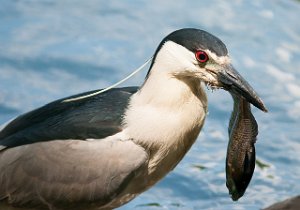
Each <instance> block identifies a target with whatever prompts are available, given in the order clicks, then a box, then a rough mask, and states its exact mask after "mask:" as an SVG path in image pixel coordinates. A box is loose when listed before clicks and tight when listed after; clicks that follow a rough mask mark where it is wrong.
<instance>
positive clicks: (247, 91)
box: [218, 65, 268, 112]
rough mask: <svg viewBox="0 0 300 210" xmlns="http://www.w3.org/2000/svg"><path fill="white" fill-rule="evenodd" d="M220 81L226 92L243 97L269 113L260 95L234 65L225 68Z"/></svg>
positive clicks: (219, 75)
mask: <svg viewBox="0 0 300 210" xmlns="http://www.w3.org/2000/svg"><path fill="white" fill-rule="evenodd" d="M218 80H219V82H220V83H221V84H222V85H223V88H224V89H225V90H227V91H229V92H232V93H235V94H238V95H242V96H243V97H244V98H245V99H246V100H247V101H248V102H249V103H251V104H253V105H254V106H256V107H257V108H259V109H260V110H262V111H264V112H268V110H267V108H266V107H265V105H264V103H263V102H262V100H261V99H260V97H259V96H258V94H257V93H256V92H255V91H254V89H253V88H252V87H251V86H250V85H249V84H248V82H247V81H246V80H245V79H244V78H243V77H242V76H241V75H240V74H239V73H238V72H237V71H236V70H235V69H234V67H233V66H232V65H226V66H225V68H223V70H221V71H220V72H219V74H218Z"/></svg>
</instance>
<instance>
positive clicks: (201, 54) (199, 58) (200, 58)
mask: <svg viewBox="0 0 300 210" xmlns="http://www.w3.org/2000/svg"><path fill="white" fill-rule="evenodd" d="M195 56H196V59H197V61H199V62H200V63H205V62H207V61H208V55H207V54H206V52H204V51H202V50H197V51H196V53H195Z"/></svg>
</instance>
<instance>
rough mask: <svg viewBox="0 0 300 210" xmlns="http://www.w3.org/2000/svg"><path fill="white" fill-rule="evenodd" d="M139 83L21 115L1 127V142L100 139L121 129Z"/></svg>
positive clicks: (8, 144)
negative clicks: (126, 110)
mask: <svg viewBox="0 0 300 210" xmlns="http://www.w3.org/2000/svg"><path fill="white" fill-rule="evenodd" d="M137 90H138V87H126V88H114V89H111V90H109V91H107V92H104V93H101V94H98V95H95V96H91V97H88V98H84V99H80V100H76V101H70V102H63V101H64V100H66V99H69V98H75V97H79V96H83V95H87V94H91V93H93V92H96V91H98V90H96V91H90V92H87V93H83V94H79V95H75V96H71V97H68V98H64V99H60V100H57V101H54V102H52V103H49V104H47V105H45V106H43V107H41V108H38V109H35V110H33V111H31V112H28V113H26V114H23V115H20V116H19V117H17V118H16V119H14V120H13V121H12V122H10V123H9V124H8V125H7V126H6V127H5V128H4V129H3V130H2V131H0V145H2V146H4V147H16V146H20V145H24V144H30V143H34V142H39V141H49V140H55V139H60V140H63V139H79V140H85V139H88V138H96V139H101V138H105V137H107V136H110V135H113V134H115V133H117V132H119V131H121V121H122V116H123V114H124V111H125V109H126V108H127V106H128V102H129V98H130V97H131V96H132V94H133V93H135V92H137Z"/></svg>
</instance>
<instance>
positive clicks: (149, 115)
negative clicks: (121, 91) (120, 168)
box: [124, 72, 207, 167]
mask: <svg viewBox="0 0 300 210" xmlns="http://www.w3.org/2000/svg"><path fill="white" fill-rule="evenodd" d="M206 112H207V98H206V94H205V91H204V90H203V87H202V86H201V84H200V81H197V80H189V79H188V78H186V79H183V78H181V79H178V78H175V77H173V76H172V75H169V74H168V73H166V72H162V73H161V74H155V75H151V76H150V77H149V78H148V79H147V81H146V82H145V83H144V85H143V86H142V88H141V89H140V90H139V91H138V92H137V93H136V94H134V95H133V96H132V98H131V101H130V105H129V107H128V109H127V111H126V113H125V116H124V126H125V130H126V133H127V134H128V136H130V137H132V138H133V140H134V141H135V142H137V143H138V144H140V145H142V146H143V147H145V148H146V149H149V151H150V152H151V153H152V154H157V157H156V159H155V158H154V160H153V163H152V165H153V167H155V165H156V164H157V162H159V161H161V160H160V159H161V158H164V157H166V156H168V155H170V154H171V153H174V155H175V156H176V157H175V156H174V155H172V154H171V156H170V160H169V163H167V164H169V167H173V166H175V165H176V164H177V161H179V160H181V158H182V157H183V156H184V154H185V153H186V152H187V150H188V149H189V148H190V146H191V145H192V144H193V143H194V141H195V139H196V138H197V136H198V134H199V132H200V129H201V127H202V125H203V123H204V119H205V115H206ZM175 162H176V163H175ZM174 164H175V165H174Z"/></svg>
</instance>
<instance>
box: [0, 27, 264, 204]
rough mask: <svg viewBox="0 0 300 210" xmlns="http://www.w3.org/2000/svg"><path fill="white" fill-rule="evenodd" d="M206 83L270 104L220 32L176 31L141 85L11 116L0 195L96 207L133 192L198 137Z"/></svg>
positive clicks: (0, 150) (2, 150)
mask: <svg viewBox="0 0 300 210" xmlns="http://www.w3.org/2000/svg"><path fill="white" fill-rule="evenodd" d="M202 84H206V85H209V86H211V87H216V88H223V89H225V90H228V91H232V92H234V93H236V94H239V95H242V96H243V97H244V98H245V99H246V100H248V101H249V102H250V103H252V104H253V105H254V106H256V107H258V108H259V109H262V110H265V106H264V104H263V103H262V101H261V100H260V98H259V97H258V96H257V94H256V93H255V92H254V90H253V89H252V88H251V87H250V85H249V84H248V83H247V82H246V81H245V80H244V79H243V78H242V77H241V76H240V75H239V74H238V73H237V72H236V71H235V70H234V68H233V67H232V65H231V64H230V58H229V56H228V53H227V49H226V47H225V45H224V44H223V43H222V41H221V40H220V39H218V38H217V37H215V36H213V35H211V34H209V33H208V32H205V31H202V30H197V29H181V30H178V31H175V32H173V33H171V34H169V35H168V36H167V37H166V38H164V39H163V40H162V42H161V43H160V45H159V46H158V48H157V50H156V52H155V54H154V58H153V61H152V64H151V66H150V69H149V72H148V74H147V77H146V79H145V82H144V84H143V85H142V86H141V87H124V88H114V89H111V90H108V91H106V92H103V93H101V94H92V93H94V92H93V91H91V92H89V93H84V94H80V95H76V96H72V97H69V98H65V99H61V100H57V101H54V102H52V103H49V104H47V105H45V106H43V107H41V108H38V109H36V110H33V111H31V112H28V113H26V114H23V115H21V116H19V117H17V118H16V119H14V120H13V121H11V122H10V123H9V124H7V125H6V126H5V127H4V128H3V129H2V130H1V131H0V200H2V202H1V203H2V204H1V205H4V206H5V205H7V206H14V207H26V208H33V209H51V210H56V209H82V210H90V209H111V208H115V207H118V206H121V205H123V204H125V203H127V202H128V201H130V200H132V199H133V198H134V197H136V196H137V195H139V194H140V193H142V192H143V191H145V190H147V189H148V188H150V187H151V186H153V185H154V184H155V183H156V182H157V181H158V180H160V179H161V178H163V177H164V176H165V175H166V174H167V173H168V172H170V171H171V170H172V169H173V168H174V167H175V166H176V165H177V164H178V163H179V161H180V160H181V159H182V158H183V157H184V155H185V154H186V152H187V151H188V150H189V149H190V147H191V146H192V144H193V143H194V141H195V140H196V138H197V136H198V134H199V132H200V130H201V128H202V126H203V124H204V120H205V117H206V113H207V98H206V94H205V91H204V88H203V85H202ZM89 94H91V95H89ZM86 95H88V97H87V96H86ZM2 208H3V207H2Z"/></svg>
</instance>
